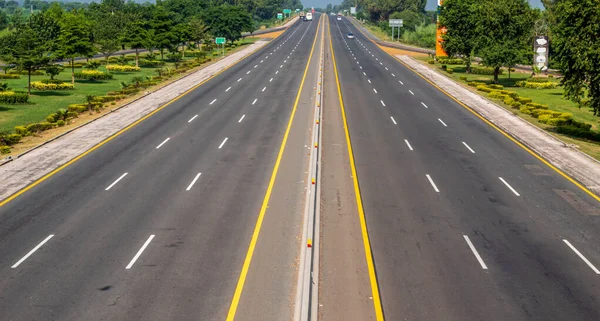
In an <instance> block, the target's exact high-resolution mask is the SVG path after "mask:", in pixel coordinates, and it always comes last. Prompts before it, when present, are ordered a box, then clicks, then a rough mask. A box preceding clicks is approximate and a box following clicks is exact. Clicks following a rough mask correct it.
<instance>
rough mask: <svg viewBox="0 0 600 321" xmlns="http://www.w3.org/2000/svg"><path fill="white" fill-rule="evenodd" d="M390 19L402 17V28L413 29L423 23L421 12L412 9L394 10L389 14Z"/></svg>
mask: <svg viewBox="0 0 600 321" xmlns="http://www.w3.org/2000/svg"><path fill="white" fill-rule="evenodd" d="M390 19H402V29H404V30H411V31H414V30H415V29H416V28H417V26H420V25H421V24H422V23H423V20H424V19H423V14H422V13H418V12H415V11H412V10H404V11H402V12H394V13H392V14H391V15H390Z"/></svg>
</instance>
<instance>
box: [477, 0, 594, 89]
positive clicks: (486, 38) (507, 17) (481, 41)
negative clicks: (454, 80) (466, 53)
mask: <svg viewBox="0 0 600 321" xmlns="http://www.w3.org/2000/svg"><path fill="white" fill-rule="evenodd" d="M590 1H591V0H590ZM474 16H475V19H477V21H478V22H477V26H476V28H475V32H476V34H477V39H476V41H475V48H474V50H475V53H476V54H477V55H478V56H479V57H481V59H482V64H483V65H485V66H489V67H492V68H494V82H496V83H497V82H498V75H499V74H500V68H501V67H502V66H513V65H515V64H516V63H518V62H520V61H523V60H525V59H526V57H527V56H529V55H530V54H532V51H531V49H530V47H531V35H532V34H531V32H532V30H533V21H534V19H535V12H534V11H533V10H532V9H531V7H530V6H529V3H528V2H527V0H503V1H498V0H480V1H478V4H477V9H476V10H475V15H474Z"/></svg>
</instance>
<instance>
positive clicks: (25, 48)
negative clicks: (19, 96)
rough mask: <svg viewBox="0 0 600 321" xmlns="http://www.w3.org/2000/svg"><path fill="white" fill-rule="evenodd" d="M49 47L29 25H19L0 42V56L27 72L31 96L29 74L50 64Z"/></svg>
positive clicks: (28, 88)
mask: <svg viewBox="0 0 600 321" xmlns="http://www.w3.org/2000/svg"><path fill="white" fill-rule="evenodd" d="M49 50H50V45H49V44H48V41H46V39H44V38H42V37H41V35H40V34H39V33H37V32H36V30H34V29H33V28H32V27H31V25H29V24H20V25H18V26H17V28H16V30H15V31H14V32H11V33H9V34H7V35H5V36H4V37H3V39H1V40H0V51H1V52H0V54H2V55H3V56H5V57H8V59H9V60H8V63H12V64H15V65H16V66H17V68H19V69H20V70H26V71H27V76H28V78H27V92H28V93H29V94H31V73H32V72H33V71H35V70H38V69H40V68H43V67H45V66H46V65H48V63H49V62H50V57H49V55H48V53H49Z"/></svg>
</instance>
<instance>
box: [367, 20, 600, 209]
mask: <svg viewBox="0 0 600 321" xmlns="http://www.w3.org/2000/svg"><path fill="white" fill-rule="evenodd" d="M356 29H358V31H360V33H362V35H363V36H364V37H365V38H367V39H368V40H369V41H371V42H372V43H373V44H375V45H376V46H377V47H379V49H381V51H383V52H385V53H386V54H388V55H390V56H391V57H392V58H394V59H395V60H396V61H398V62H399V63H401V64H402V65H403V66H404V67H406V68H407V69H408V70H410V71H412V72H414V73H415V74H416V75H417V76H419V77H421V78H422V79H423V80H425V81H426V82H428V83H429V84H431V85H432V86H433V87H435V88H437V89H438V90H439V91H441V92H442V93H443V94H445V95H446V96H448V97H450V99H452V100H454V101H455V102H456V103H458V104H459V105H460V106H462V107H463V108H465V109H466V110H468V111H469V112H471V113H472V114H473V115H475V116H477V117H478V118H479V119H481V120H483V121H484V122H485V123H486V124H488V125H490V127H492V128H493V129H495V130H497V131H499V132H500V133H501V134H502V135H504V136H505V137H506V138H508V139H509V140H511V141H512V142H513V143H515V144H517V146H519V147H521V148H522V149H524V150H525V151H526V152H528V153H529V154H531V155H532V156H533V157H535V158H537V159H538V160H539V161H540V162H542V163H544V164H545V165H546V166H548V167H550V168H551V169H552V170H554V171H555V172H557V173H558V174H559V175H560V176H562V177H564V178H565V179H567V180H568V181H569V182H571V183H573V185H575V186H577V187H578V188H579V189H581V190H582V191H584V192H585V193H586V194H588V195H589V196H591V197H592V198H594V199H595V200H596V201H598V202H600V196H598V195H596V194H595V193H594V192H592V191H591V190H589V189H588V188H587V187H585V186H583V185H582V184H581V183H579V182H578V181H577V180H576V179H574V178H572V177H571V176H569V175H568V174H567V173H565V172H563V171H562V170H560V169H559V168H557V167H556V166H554V165H552V164H551V163H550V162H549V161H547V160H546V159H545V158H543V157H542V156H541V155H539V154H538V153H536V152H534V151H533V150H532V149H530V148H529V147H527V146H525V145H524V144H523V143H521V142H520V141H518V140H517V139H516V138H515V137H513V136H512V135H510V134H509V133H507V132H506V131H504V130H503V129H501V128H500V127H498V126H496V125H495V124H494V123H492V122H491V121H489V120H487V119H486V118H485V117H483V116H482V115H481V114H479V113H478V112H476V111H475V110H473V109H472V108H471V107H469V106H467V105H465V104H464V103H463V102H461V101H460V100H458V99H456V98H455V97H454V96H452V95H451V94H450V93H448V92H447V91H445V90H444V89H442V88H441V87H439V86H438V85H436V84H435V83H434V82H432V81H431V80H429V79H427V78H425V77H423V75H421V74H420V73H419V72H417V71H416V70H414V69H413V68H412V67H410V66H409V65H407V64H406V63H404V62H403V61H402V60H400V59H398V58H397V57H396V56H394V55H392V54H390V53H389V52H387V51H386V50H385V49H384V48H383V47H384V46H382V45H379V44H378V43H376V42H375V41H373V40H372V39H371V38H369V37H367V36H366V35H365V34H364V32H363V31H362V30H360V28H358V27H357V28H356Z"/></svg>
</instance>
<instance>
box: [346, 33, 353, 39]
mask: <svg viewBox="0 0 600 321" xmlns="http://www.w3.org/2000/svg"><path fill="white" fill-rule="evenodd" d="M346 37H348V39H354V34H353V33H352V32H351V33H349V34H348V35H347V36H346Z"/></svg>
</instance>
